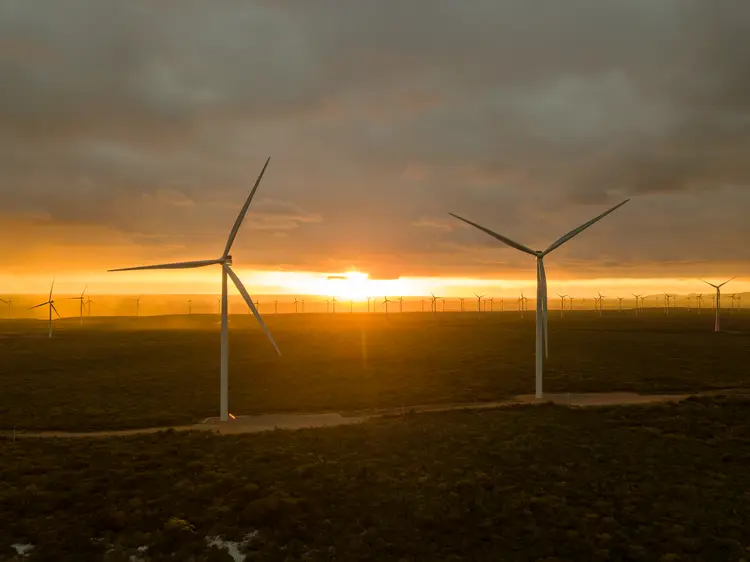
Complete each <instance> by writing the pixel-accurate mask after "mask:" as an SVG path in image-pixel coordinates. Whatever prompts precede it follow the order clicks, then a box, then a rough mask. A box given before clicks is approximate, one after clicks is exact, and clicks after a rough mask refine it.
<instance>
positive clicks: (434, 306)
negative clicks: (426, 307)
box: [430, 293, 439, 316]
mask: <svg viewBox="0 0 750 562" xmlns="http://www.w3.org/2000/svg"><path fill="white" fill-rule="evenodd" d="M438 298H439V297H436V296H435V293H430V300H431V301H432V302H431V304H432V315H433V316H435V315H437V300H438Z"/></svg>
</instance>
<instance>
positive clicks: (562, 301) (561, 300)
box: [557, 293, 568, 318]
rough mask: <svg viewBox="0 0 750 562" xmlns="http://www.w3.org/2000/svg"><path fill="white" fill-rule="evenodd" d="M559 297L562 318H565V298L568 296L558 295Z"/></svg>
mask: <svg viewBox="0 0 750 562" xmlns="http://www.w3.org/2000/svg"><path fill="white" fill-rule="evenodd" d="M557 296H558V297H560V318H563V317H564V316H565V297H567V296H568V295H561V294H560V293H557Z"/></svg>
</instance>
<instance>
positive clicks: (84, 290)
mask: <svg viewBox="0 0 750 562" xmlns="http://www.w3.org/2000/svg"><path fill="white" fill-rule="evenodd" d="M88 288H89V286H88V285H86V286H85V287H84V288H83V292H82V293H81V297H83V295H84V293H85V292H86V289H88Z"/></svg>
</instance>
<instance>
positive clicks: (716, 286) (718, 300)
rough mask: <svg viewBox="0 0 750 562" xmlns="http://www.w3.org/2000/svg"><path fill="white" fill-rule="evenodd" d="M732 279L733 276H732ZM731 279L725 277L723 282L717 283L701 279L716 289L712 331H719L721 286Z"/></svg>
mask: <svg viewBox="0 0 750 562" xmlns="http://www.w3.org/2000/svg"><path fill="white" fill-rule="evenodd" d="M732 279H734V277H732ZM732 279H727V280H726V281H724V282H723V283H719V284H718V285H714V284H713V283H709V282H708V281H705V280H703V279H701V281H703V282H704V283H706V284H707V285H711V286H712V287H713V288H714V289H716V317H715V320H714V332H719V331H720V330H719V309H720V308H721V288H722V287H723V286H724V285H726V284H727V283H729V282H730V281H731V280H732Z"/></svg>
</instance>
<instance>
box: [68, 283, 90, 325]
mask: <svg viewBox="0 0 750 562" xmlns="http://www.w3.org/2000/svg"><path fill="white" fill-rule="evenodd" d="M88 288H89V286H88V285H86V286H85V287H84V288H83V291H82V292H81V296H80V297H68V300H69V301H80V302H79V304H80V308H81V325H83V305H84V302H83V300H84V299H83V295H84V294H85V293H86V289H88Z"/></svg>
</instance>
